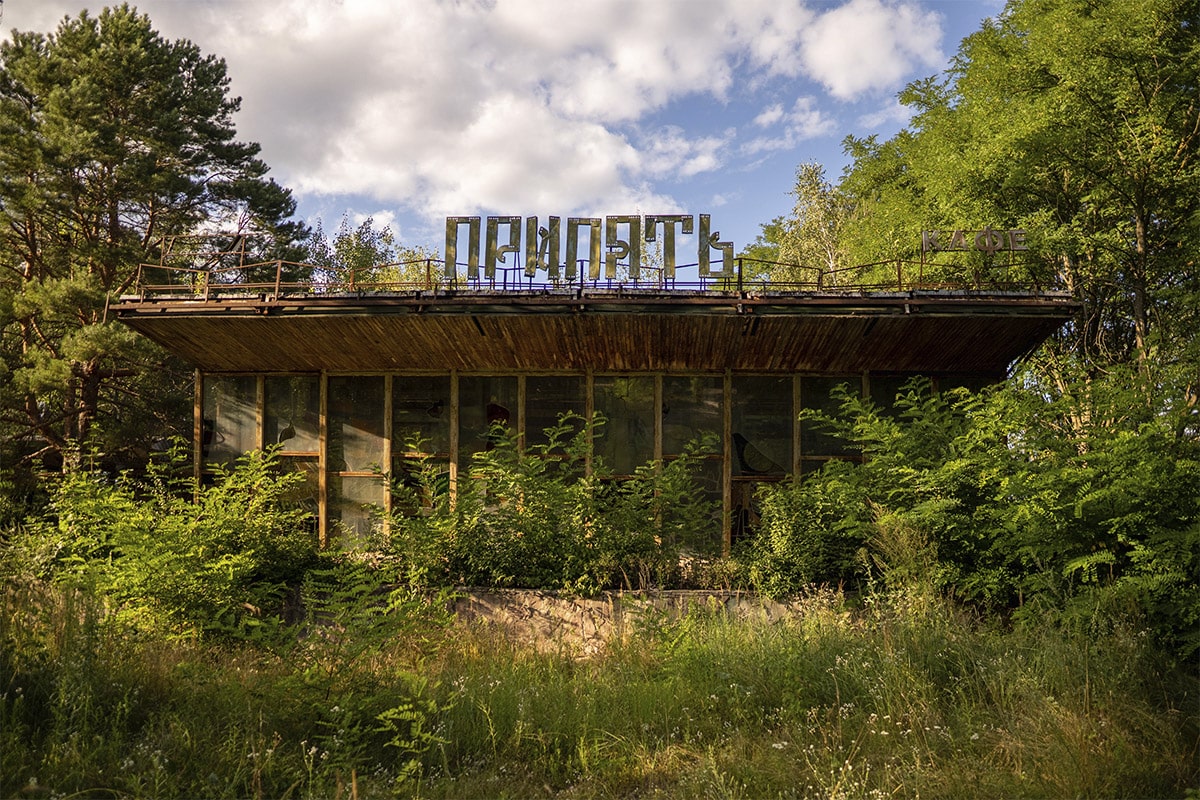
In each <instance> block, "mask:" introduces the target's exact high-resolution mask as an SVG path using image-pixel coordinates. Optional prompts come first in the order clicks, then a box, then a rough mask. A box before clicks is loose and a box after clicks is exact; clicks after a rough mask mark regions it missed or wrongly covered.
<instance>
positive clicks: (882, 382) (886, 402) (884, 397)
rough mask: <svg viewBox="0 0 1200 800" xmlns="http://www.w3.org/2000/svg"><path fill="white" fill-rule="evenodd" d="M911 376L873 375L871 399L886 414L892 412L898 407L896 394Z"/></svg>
mask: <svg viewBox="0 0 1200 800" xmlns="http://www.w3.org/2000/svg"><path fill="white" fill-rule="evenodd" d="M908 380H910V378H909V377H905V376H898V375H872V376H871V380H870V386H871V401H872V402H873V403H875V405H877V406H879V409H880V411H882V412H883V413H884V414H891V413H892V412H893V411H894V410H895V407H896V395H897V394H898V393H899V392H900V387H902V386H903V385H904V384H905V383H906V382H907V381H908Z"/></svg>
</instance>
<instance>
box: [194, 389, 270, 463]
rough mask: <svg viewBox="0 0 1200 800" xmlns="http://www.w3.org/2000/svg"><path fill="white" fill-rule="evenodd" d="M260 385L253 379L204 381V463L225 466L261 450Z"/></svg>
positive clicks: (202, 440)
mask: <svg viewBox="0 0 1200 800" xmlns="http://www.w3.org/2000/svg"><path fill="white" fill-rule="evenodd" d="M257 440H258V381H257V379H255V378H254V376H252V375H241V376H233V377H229V376H213V377H208V376H205V378H204V413H203V428H202V431H201V450H202V452H201V459H202V460H203V461H204V463H206V464H224V463H228V462H231V461H234V460H235V459H237V458H238V456H240V455H242V454H243V453H248V452H249V451H251V450H254V449H256V448H257V447H258V441H257Z"/></svg>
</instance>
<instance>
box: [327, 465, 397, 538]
mask: <svg viewBox="0 0 1200 800" xmlns="http://www.w3.org/2000/svg"><path fill="white" fill-rule="evenodd" d="M384 497H385V494H384V486H383V482H382V481H381V480H380V479H379V478H375V477H369V478H368V477H348V476H338V475H335V476H331V477H330V479H329V521H330V522H331V523H332V524H333V526H334V529H335V530H336V531H337V535H338V536H340V537H341V538H342V541H343V542H344V543H346V544H361V543H363V542H365V541H366V539H367V537H368V536H369V535H370V533H371V529H372V527H373V526H374V524H375V514H377V513H378V512H379V511H380V510H382V509H383V505H384Z"/></svg>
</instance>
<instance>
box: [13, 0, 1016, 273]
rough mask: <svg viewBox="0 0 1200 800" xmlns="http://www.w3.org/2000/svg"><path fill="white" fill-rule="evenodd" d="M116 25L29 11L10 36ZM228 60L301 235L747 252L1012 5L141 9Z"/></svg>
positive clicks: (727, 1) (664, 2)
mask: <svg viewBox="0 0 1200 800" xmlns="http://www.w3.org/2000/svg"><path fill="white" fill-rule="evenodd" d="M103 6H104V4H103V3H90V2H85V0H8V2H4V3H3V5H2V6H0V8H2V9H3V23H2V24H3V30H4V34H5V36H7V34H8V31H9V30H11V29H13V28H16V29H18V30H39V31H46V32H49V31H52V30H53V29H54V27H55V26H56V25H57V23H58V21H59V20H61V19H62V18H63V17H64V16H66V15H72V16H73V15H76V14H78V13H79V12H80V11H81V10H83V9H84V8H88V9H90V11H91V12H92V13H93V14H94V13H97V12H99V10H100V9H101V8H103ZM136 6H137V8H138V9H139V10H141V11H143V12H145V13H147V14H149V16H150V18H151V19H152V20H153V22H154V24H155V26H156V28H157V29H158V30H159V31H160V32H161V33H162V34H163V35H164V36H167V37H169V38H186V39H190V40H192V41H194V42H196V43H197V44H198V45H199V46H200V47H201V48H202V49H203V50H204V51H205V52H207V53H212V54H215V55H218V56H221V57H222V58H224V59H225V60H226V62H227V64H228V69H229V74H230V77H231V83H232V87H231V90H232V92H233V93H234V94H236V95H239V96H241V97H242V111H241V113H240V116H239V117H238V129H239V135H240V137H241V138H242V139H244V140H250V141H256V142H259V143H260V144H261V145H262V155H263V158H264V159H265V160H266V162H267V163H268V164H269V165H270V166H271V167H272V175H273V176H274V177H275V178H276V180H278V181H279V182H280V183H282V184H283V185H285V186H288V187H290V188H291V189H292V190H293V192H294V194H295V197H296V198H297V200H298V201H299V215H300V216H302V217H304V218H305V219H306V220H307V221H309V222H310V223H315V222H316V221H318V220H321V221H322V222H323V223H324V226H325V228H326V229H327V230H334V229H336V228H337V226H338V223H339V222H340V220H341V219H342V217H343V216H348V217H349V218H350V220H351V221H352V222H358V221H360V220H361V219H363V218H365V217H367V216H371V217H373V218H374V219H375V221H376V224H377V226H378V225H384V224H386V225H390V226H391V227H392V228H393V230H394V231H396V233H397V234H398V236H399V238H400V239H401V241H402V242H403V243H404V244H406V245H424V246H428V247H431V248H434V249H437V250H439V251H440V250H441V244H442V243H441V239H442V236H443V229H444V218H445V217H446V216H448V215H474V214H481V215H487V214H504V215H519V216H532V215H535V214H536V215H542V216H545V215H551V214H553V215H558V216H561V217H567V216H602V215H606V214H636V213H641V214H655V213H684V214H693V215H694V214H701V213H709V214H712V218H713V227H714V228H715V229H717V230H719V231H720V233H721V238H722V239H725V240H732V241H733V242H734V244H735V247H736V249H738V250H740V249H741V248H742V247H744V246H745V245H747V244H749V243H750V242H751V241H753V239H754V237H755V236H756V235H757V234H758V232H759V226H760V224H762V223H764V222H768V221H770V220H771V219H772V218H773V217H775V216H778V215H780V214H785V213H787V211H788V210H789V209H790V207H791V199H790V197H789V196H788V191H789V190H790V188H791V186H792V183H793V175H794V171H795V168H796V165H797V164H799V163H801V162H804V161H817V162H819V163H821V164H823V165H824V166H825V168H826V174H827V176H828V177H830V178H834V179H836V177H837V176H838V175H839V174H840V172H841V170H842V167H843V166H844V165H845V158H844V156H843V154H842V152H841V142H842V140H843V139H844V138H845V137H846V136H847V135H854V136H867V135H870V134H877V135H879V136H880V137H883V138H886V137H889V136H891V135H892V134H894V133H895V132H896V131H897V130H899V128H900V127H901V126H902V125H903V124H904V123H905V121H906V117H905V115H904V110H903V109H902V108H900V107H899V106H898V105H897V103H896V94H897V93H898V92H899V91H900V90H901V89H902V88H903V87H904V85H905V84H906V83H908V82H909V81H912V80H915V79H918V78H922V77H926V76H929V75H934V74H938V73H941V72H942V71H943V70H944V69H945V68H946V66H947V64H948V63H949V60H950V58H951V57H952V56H953V55H954V53H955V52H956V51H957V49H958V44H959V42H960V41H961V39H962V38H963V37H964V36H967V35H968V34H970V33H971V32H973V31H974V30H976V29H977V28H978V27H979V24H980V22H981V20H983V19H984V18H986V17H989V16H994V15H995V14H997V13H999V12H1000V10H1001V8H1002V4H1001V3H1000V2H999V0H820V2H818V1H816V0H576V1H574V2H569V1H568V0H404V2H396V1H395V0H392V1H391V2H388V1H386V0H142V1H141V2H139V3H136Z"/></svg>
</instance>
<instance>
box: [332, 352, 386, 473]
mask: <svg viewBox="0 0 1200 800" xmlns="http://www.w3.org/2000/svg"><path fill="white" fill-rule="evenodd" d="M383 411H384V391H383V378H382V377H380V376H372V377H368V376H362V375H351V376H344V377H332V378H330V379H329V470H330V472H370V471H371V470H373V469H375V468H377V467H381V466H386V465H384V464H383V458H384V438H383V431H384V418H383Z"/></svg>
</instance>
